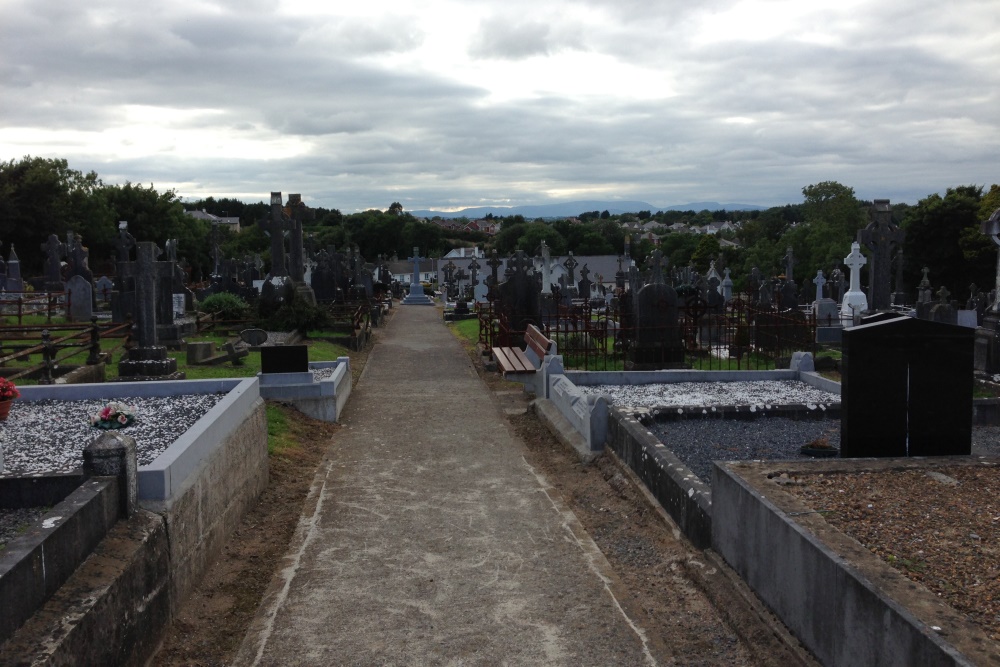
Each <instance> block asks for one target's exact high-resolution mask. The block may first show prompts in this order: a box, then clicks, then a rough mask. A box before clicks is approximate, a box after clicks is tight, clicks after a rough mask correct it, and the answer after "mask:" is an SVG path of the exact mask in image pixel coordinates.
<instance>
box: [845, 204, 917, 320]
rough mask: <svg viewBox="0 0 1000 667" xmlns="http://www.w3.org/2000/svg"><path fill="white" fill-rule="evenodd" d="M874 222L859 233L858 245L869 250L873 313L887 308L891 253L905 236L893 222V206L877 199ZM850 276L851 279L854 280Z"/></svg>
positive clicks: (873, 211) (888, 303)
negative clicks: (862, 245) (870, 252)
mask: <svg viewBox="0 0 1000 667" xmlns="http://www.w3.org/2000/svg"><path fill="white" fill-rule="evenodd" d="M871 215H872V217H873V220H872V222H871V223H869V225H868V226H867V227H865V228H864V229H862V230H860V231H859V232H858V242H860V243H863V244H864V245H865V247H866V248H868V249H869V250H871V251H872V266H871V269H870V273H869V275H870V276H871V278H870V280H869V291H870V292H871V304H870V306H871V308H872V310H886V309H888V308H889V306H890V301H891V299H890V291H889V290H890V287H891V285H890V282H891V280H892V252H893V250H894V249H895V248H896V247H897V246H900V245H902V243H903V237H904V233H903V230H902V229H900V228H899V227H897V226H896V225H894V224H893V222H892V207H891V206H889V200H888V199H876V200H875V202H874V205H873V206H872V211H871ZM853 277H854V276H853V275H852V276H851V278H852V280H853Z"/></svg>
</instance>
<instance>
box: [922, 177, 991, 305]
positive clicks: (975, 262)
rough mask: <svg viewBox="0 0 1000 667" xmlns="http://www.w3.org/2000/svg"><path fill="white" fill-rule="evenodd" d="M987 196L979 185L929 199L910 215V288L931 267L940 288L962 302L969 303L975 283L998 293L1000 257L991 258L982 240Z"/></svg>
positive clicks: (936, 195) (933, 277)
mask: <svg viewBox="0 0 1000 667" xmlns="http://www.w3.org/2000/svg"><path fill="white" fill-rule="evenodd" d="M982 192H983V188H982V187H979V186H976V185H965V186H959V187H956V188H948V189H947V191H946V192H945V195H944V197H942V196H941V195H939V194H937V193H935V194H932V195H929V196H927V197H925V198H923V199H921V200H920V201H919V202H918V203H917V205H916V206H915V207H913V208H912V209H910V211H909V214H908V215H907V217H906V219H905V220H904V221H903V229H904V230H905V231H906V239H905V240H904V247H905V249H906V273H907V281H908V284H910V285H913V284H914V281H916V280H919V278H920V269H921V267H924V266H926V267H928V268H929V269H930V277H931V281H932V282H933V284H934V286H935V288H936V287H937V286H940V285H944V286H946V287H947V288H948V290H949V291H951V293H952V294H955V295H956V296H958V295H962V297H963V298H964V296H966V288H967V287H968V285H969V284H970V283H973V282H974V283H976V284H977V285H979V286H981V287H986V288H991V287H992V285H993V283H994V266H995V261H996V254H995V253H991V252H986V250H985V249H986V239H985V237H982V235H981V234H978V231H979V223H980V222H981V220H980V214H979V210H980V208H979V207H980V200H981V199H982ZM977 234H978V236H980V237H982V238H979V239H976V238H975V237H976V235H977ZM963 236H964V238H965V246H966V247H965V248H964V249H963V243H962V239H963ZM977 245H978V246H979V250H977V248H976V247H975V246H977Z"/></svg>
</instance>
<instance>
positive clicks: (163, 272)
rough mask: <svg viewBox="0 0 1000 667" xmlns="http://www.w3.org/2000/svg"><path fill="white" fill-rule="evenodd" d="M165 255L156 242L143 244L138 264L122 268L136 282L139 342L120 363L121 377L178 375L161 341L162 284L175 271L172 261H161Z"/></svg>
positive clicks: (137, 337)
mask: <svg viewBox="0 0 1000 667" xmlns="http://www.w3.org/2000/svg"><path fill="white" fill-rule="evenodd" d="M162 252H163V251H162V250H160V248H158V247H157V246H156V244H155V243H149V242H140V243H137V244H136V259H135V261H134V262H123V263H121V264H120V265H119V271H121V273H122V277H124V278H132V279H134V280H135V313H134V315H135V327H134V329H135V336H136V343H137V345H136V346H135V347H133V348H131V349H130V350H129V351H128V357H127V358H125V359H122V360H121V361H119V362H118V375H119V377H122V378H130V379H134V378H160V377H164V376H174V375H175V374H176V373H177V360H176V359H173V358H171V357H167V349H166V348H165V347H164V346H162V345H159V344H158V341H157V331H156V311H157V294H158V288H159V283H160V281H162V280H170V279H171V276H172V274H173V268H174V265H173V263H172V262H160V261H157V258H158V257H159V256H160V254H161V253H162Z"/></svg>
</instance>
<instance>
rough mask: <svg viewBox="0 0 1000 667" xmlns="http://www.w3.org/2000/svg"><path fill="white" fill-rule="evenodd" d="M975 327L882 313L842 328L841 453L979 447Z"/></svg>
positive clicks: (948, 451)
mask: <svg viewBox="0 0 1000 667" xmlns="http://www.w3.org/2000/svg"><path fill="white" fill-rule="evenodd" d="M972 368H973V331H972V330H971V329H968V328H966V327H959V326H954V325H950V324H942V323H940V322H929V321H926V320H920V319H916V318H911V317H905V316H895V315H892V314H888V313H885V314H882V315H877V316H873V317H869V318H864V319H863V320H862V324H861V325H860V326H856V327H849V328H847V329H845V330H844V332H843V358H842V359H841V374H842V379H841V402H842V406H841V426H840V447H841V451H840V455H841V456H843V457H849V458H853V457H870V456H874V457H902V456H948V455H956V454H966V455H967V454H970V453H971V450H972V388H973V380H972Z"/></svg>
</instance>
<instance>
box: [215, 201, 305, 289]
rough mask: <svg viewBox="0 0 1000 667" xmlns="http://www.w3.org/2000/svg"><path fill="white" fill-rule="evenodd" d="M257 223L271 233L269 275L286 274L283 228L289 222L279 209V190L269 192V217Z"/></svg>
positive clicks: (286, 226) (279, 275) (274, 276)
mask: <svg viewBox="0 0 1000 667" xmlns="http://www.w3.org/2000/svg"><path fill="white" fill-rule="evenodd" d="M257 224H258V225H260V228H261V229H263V230H264V231H265V232H267V233H268V234H270V235H271V277H272V278H277V277H282V276H287V275H288V268H287V265H286V264H285V230H286V229H288V227H289V224H288V222H286V221H285V219H284V213H283V211H282V210H281V193H280V192H272V193H271V216H270V219H268V218H264V219H263V220H260V221H259V222H258V223H257ZM216 268H218V267H216Z"/></svg>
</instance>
